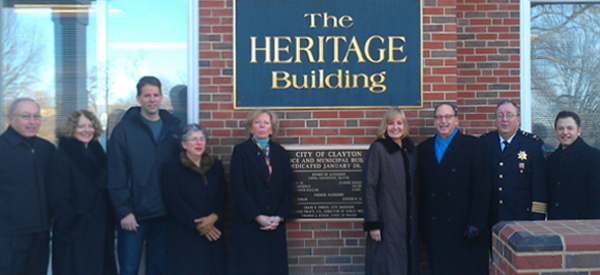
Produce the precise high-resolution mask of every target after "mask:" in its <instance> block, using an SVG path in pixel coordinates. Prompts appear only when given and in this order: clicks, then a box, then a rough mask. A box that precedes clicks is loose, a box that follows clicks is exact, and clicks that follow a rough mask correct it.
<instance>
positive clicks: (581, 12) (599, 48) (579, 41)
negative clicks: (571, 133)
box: [521, 1, 600, 151]
mask: <svg viewBox="0 0 600 275" xmlns="http://www.w3.org/2000/svg"><path fill="white" fill-rule="evenodd" d="M599 3H600V2H596V3H594V2H586V1H583V2H582V1H578V2H576V3H568V2H566V3H565V2H560V3H558V2H548V1H547V2H533V1H532V2H530V3H526V4H527V5H530V11H528V12H526V11H524V10H521V12H522V13H527V14H528V15H529V18H526V20H527V23H528V26H526V24H523V23H522V32H523V29H525V28H527V29H528V30H529V33H528V34H525V35H526V36H525V37H522V40H521V41H522V42H526V43H522V47H523V49H522V50H523V51H528V54H529V56H528V57H525V56H523V55H522V56H521V57H522V62H523V61H529V65H530V68H527V66H522V74H524V75H525V76H526V77H525V78H523V77H522V79H521V81H522V84H526V85H522V91H523V92H522V94H526V93H527V91H530V95H527V94H526V95H525V98H527V97H528V96H530V99H527V100H522V103H523V106H522V109H523V115H524V116H528V118H529V119H530V120H529V125H531V126H532V128H531V129H532V131H533V132H535V133H536V134H538V135H539V136H541V137H542V138H543V139H544V142H545V143H546V148H547V149H549V150H551V151H552V150H554V149H555V148H557V146H558V141H557V139H556V137H555V134H554V119H555V117H556V114H557V113H558V112H559V111H561V110H570V111H575V112H576V113H577V114H579V116H580V117H581V123H582V125H581V126H582V134H581V137H582V138H583V139H584V140H585V141H586V142H587V143H588V144H590V145H591V146H594V147H596V148H600V4H599ZM522 22H525V21H524V20H523V17H522ZM527 74H529V76H527ZM528 80H529V81H528ZM527 85H530V87H527ZM524 121H525V118H524ZM524 126H525V127H527V126H528V125H526V124H525V123H524Z"/></svg>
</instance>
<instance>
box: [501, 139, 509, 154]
mask: <svg viewBox="0 0 600 275" xmlns="http://www.w3.org/2000/svg"><path fill="white" fill-rule="evenodd" d="M502 144H504V148H502V151H503V152H504V150H506V147H508V141H506V140H505V141H503V142H502Z"/></svg>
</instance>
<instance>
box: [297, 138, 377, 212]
mask: <svg viewBox="0 0 600 275" xmlns="http://www.w3.org/2000/svg"><path fill="white" fill-rule="evenodd" d="M285 148H286V150H287V151H288V156H289V158H290V162H291V165H292V169H293V170H294V198H293V200H292V208H291V209H290V214H289V219H294V220H297V219H362V218H363V210H362V209H363V207H362V193H361V188H362V180H361V179H362V165H363V162H364V157H365V154H366V153H367V150H368V147H367V146H362V145H353V146H343V147H342V146H323V147H314V146H285Z"/></svg>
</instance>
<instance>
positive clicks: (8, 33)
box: [1, 12, 46, 101]
mask: <svg viewBox="0 0 600 275" xmlns="http://www.w3.org/2000/svg"><path fill="white" fill-rule="evenodd" d="M2 20H3V22H2V24H3V28H2V37H1V39H2V55H3V60H2V85H3V89H2V98H3V99H5V101H6V99H14V98H17V97H20V96H31V95H32V94H33V93H34V92H36V91H39V90H40V86H39V84H41V79H40V77H39V75H40V71H41V70H42V69H43V68H42V65H43V64H44V63H45V62H46V59H45V56H44V54H43V53H44V47H45V46H44V43H41V42H40V41H39V40H40V36H39V35H38V33H37V31H36V29H35V28H33V27H27V26H23V25H22V24H20V23H19V21H18V20H17V18H16V15H15V14H14V13H12V12H7V13H5V14H3V16H2Z"/></svg>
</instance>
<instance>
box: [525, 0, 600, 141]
mask: <svg viewBox="0 0 600 275" xmlns="http://www.w3.org/2000/svg"><path fill="white" fill-rule="evenodd" d="M599 2H600V0H560V1H553V0H521V2H520V16H519V20H520V22H521V23H520V27H521V28H520V37H519V39H520V42H521V43H520V44H521V48H520V55H521V62H520V63H521V65H520V70H521V74H520V77H521V129H523V130H525V131H531V128H532V125H533V123H532V121H531V5H532V4H536V3H538V4H581V3H599Z"/></svg>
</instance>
